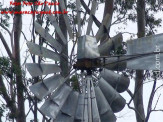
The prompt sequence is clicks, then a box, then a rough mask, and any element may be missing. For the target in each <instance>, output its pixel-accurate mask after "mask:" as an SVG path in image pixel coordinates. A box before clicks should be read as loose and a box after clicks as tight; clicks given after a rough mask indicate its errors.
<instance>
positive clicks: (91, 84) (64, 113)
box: [26, 0, 163, 122]
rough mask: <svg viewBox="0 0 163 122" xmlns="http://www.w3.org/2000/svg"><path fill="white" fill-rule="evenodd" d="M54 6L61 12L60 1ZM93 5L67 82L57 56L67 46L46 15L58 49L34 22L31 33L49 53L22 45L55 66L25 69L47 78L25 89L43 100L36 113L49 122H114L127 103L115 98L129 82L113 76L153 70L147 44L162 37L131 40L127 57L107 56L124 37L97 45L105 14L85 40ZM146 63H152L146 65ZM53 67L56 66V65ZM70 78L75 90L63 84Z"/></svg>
mask: <svg viewBox="0 0 163 122" xmlns="http://www.w3.org/2000/svg"><path fill="white" fill-rule="evenodd" d="M59 2H60V3H61V4H59V5H60V7H61V8H62V9H65V4H64V1H63V0H59ZM96 2H97V1H96V0H93V3H92V8H91V11H90V12H91V13H90V17H89V22H88V28H87V35H84V36H80V37H78V38H77V39H78V41H77V60H76V62H75V63H74V64H73V71H74V72H71V73H70V74H69V75H68V76H67V77H64V76H62V74H61V72H62V70H64V69H61V66H60V64H59V62H60V61H61V56H62V53H61V52H62V50H63V45H62V44H68V43H67V42H68V41H67V40H66V38H65V37H64V35H63V33H62V31H61V29H60V27H59V25H58V23H57V21H56V17H55V16H53V15H47V17H48V19H49V20H50V22H51V24H52V25H53V26H54V28H55V30H56V33H57V34H58V36H59V37H60V39H61V40H60V41H62V44H61V43H60V42H58V40H57V39H55V38H53V36H51V35H50V34H49V33H48V32H47V31H46V30H45V29H44V28H43V27H42V26H41V25H40V24H38V23H37V22H35V30H36V32H37V33H38V34H39V35H40V36H41V37H42V38H44V39H45V40H46V42H47V43H48V44H49V45H51V46H52V47H53V48H54V50H50V49H49V48H47V47H43V46H40V45H37V44H35V43H32V42H27V46H28V48H29V51H30V53H31V54H34V55H38V56H40V57H44V58H47V59H51V60H53V61H54V64H46V63H39V64H37V63H27V64H26V67H27V69H28V71H29V73H30V74H31V76H32V77H37V76H45V75H48V74H52V75H51V76H49V77H47V78H45V79H43V80H42V81H41V82H37V83H35V84H33V85H31V86H30V87H29V89H30V90H31V92H32V93H33V94H34V95H35V96H36V97H37V98H38V99H40V100H43V99H44V98H46V99H45V102H44V103H43V105H42V106H41V108H40V111H41V113H43V114H44V115H45V116H47V117H49V118H52V119H53V120H54V121H55V122H115V121H116V116H115V115H114V113H116V112H119V111H121V110H122V109H123V108H124V107H125V105H126V100H125V99H124V98H123V97H122V96H121V95H120V93H122V92H125V91H126V90H127V89H128V86H129V83H130V79H129V78H128V77H126V76H123V75H120V74H118V73H116V72H114V71H117V70H118V71H119V70H125V69H126V68H130V69H139V68H140V69H143V70H145V69H146V67H147V68H148V69H150V70H154V69H155V67H154V65H153V64H152V63H153V62H154V59H153V57H154V56H155V55H156V54H157V53H152V52H153V51H154V48H153V46H152V44H156V43H157V44H158V43H160V40H161V38H162V37H163V35H162V34H161V35H156V36H153V37H150V43H149V42H145V40H146V39H148V38H149V37H146V38H143V39H137V40H132V41H130V42H127V46H128V49H127V55H128V56H127V55H126V56H119V57H108V56H109V55H108V54H109V51H111V50H112V49H113V47H116V46H115V45H116V44H117V45H120V44H119V43H122V39H123V38H122V34H118V35H116V36H115V37H113V38H111V39H109V40H106V41H105V42H103V43H102V44H100V45H98V41H99V40H100V39H101V38H102V37H103V36H104V34H105V32H104V30H105V29H104V27H105V28H108V27H109V26H110V23H111V22H110V18H109V15H106V17H105V18H104V20H103V22H102V23H101V26H100V28H99V30H98V32H97V34H96V36H94V37H93V36H90V28H91V27H92V23H93V21H94V20H93V19H92V15H95V8H94V7H96V4H97V3H96ZM93 5H94V6H93ZM79 8H80V2H79V0H77V10H78V11H80V10H79ZM45 10H46V11H49V8H48V6H46V7H45ZM79 13H80V12H78V15H77V19H78V20H80V14H79ZM63 16H64V21H65V23H66V27H67V29H68V34H69V36H70V37H72V36H73V35H72V29H71V26H70V23H69V21H68V15H66V14H64V15H63ZM78 33H79V35H81V23H80V22H79V21H78ZM154 40H157V41H154ZM110 41H111V43H110ZM140 44H143V45H148V46H150V47H151V48H150V49H147V48H145V49H144V48H143V47H142V46H140ZM161 46H163V45H161ZM107 47H108V48H107ZM137 49H138V50H137ZM140 49H141V50H140ZM162 49H163V48H162ZM161 51H162V50H161ZM161 51H160V52H161ZM161 54H162V53H161ZM103 56H104V57H103ZM137 56H138V57H137ZM126 57H127V58H126ZM133 57H134V58H133ZM101 58H102V59H101ZM130 58H131V59H130ZM162 58H163V56H162V55H161V59H162ZM146 59H147V60H148V61H147V64H145V66H146V67H145V66H139V65H140V61H141V62H146ZM149 59H152V60H150V61H149ZM55 62H57V64H56V63H55ZM138 64H139V65H138ZM151 64H152V66H151ZM75 73H76V74H78V76H79V77H78V78H77V81H76V82H77V83H78V86H79V88H78V90H74V89H73V87H72V85H70V84H69V83H68V82H71V78H72V77H73V76H74V74H75ZM96 76H97V77H96Z"/></svg>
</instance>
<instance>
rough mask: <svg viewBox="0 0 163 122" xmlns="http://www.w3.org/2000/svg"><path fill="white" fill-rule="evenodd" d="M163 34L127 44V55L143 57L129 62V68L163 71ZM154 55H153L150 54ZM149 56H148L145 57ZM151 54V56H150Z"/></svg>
mask: <svg viewBox="0 0 163 122" xmlns="http://www.w3.org/2000/svg"><path fill="white" fill-rule="evenodd" d="M162 40H163V34H158V35H155V36H148V37H143V38H138V39H135V40H131V41H128V42H127V55H138V54H140V55H142V56H141V57H140V56H139V57H138V58H134V59H133V60H128V61H127V68H129V69H135V70H160V71H163V43H162ZM150 53H153V54H150ZM145 54H147V55H145ZM148 54H150V55H148Z"/></svg>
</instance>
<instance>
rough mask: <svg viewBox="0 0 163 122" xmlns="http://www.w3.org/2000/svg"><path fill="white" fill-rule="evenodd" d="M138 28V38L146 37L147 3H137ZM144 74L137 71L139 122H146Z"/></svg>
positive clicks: (137, 114) (135, 100) (136, 106)
mask: <svg viewBox="0 0 163 122" xmlns="http://www.w3.org/2000/svg"><path fill="white" fill-rule="evenodd" d="M137 27H138V38H140V37H144V36H145V1H144V0H138V1H137ZM143 72H144V71H142V70H137V71H136V79H135V97H134V106H135V109H136V120H137V122H144V121H145V113H144V105H143V78H144V77H143Z"/></svg>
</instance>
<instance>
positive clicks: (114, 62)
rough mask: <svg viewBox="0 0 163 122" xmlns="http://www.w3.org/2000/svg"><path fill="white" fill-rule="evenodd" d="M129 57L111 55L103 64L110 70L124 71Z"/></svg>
mask: <svg viewBox="0 0 163 122" xmlns="http://www.w3.org/2000/svg"><path fill="white" fill-rule="evenodd" d="M126 58H127V57H111V58H108V59H106V60H105V62H104V63H103V66H104V67H105V68H107V69H109V70H114V71H123V70H125V69H126V65H127V63H126V62H127V61H126Z"/></svg>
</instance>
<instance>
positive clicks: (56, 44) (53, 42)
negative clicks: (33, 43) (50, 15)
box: [35, 22, 62, 53]
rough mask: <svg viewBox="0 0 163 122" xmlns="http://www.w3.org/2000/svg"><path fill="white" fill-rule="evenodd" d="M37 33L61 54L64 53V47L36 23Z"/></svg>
mask: <svg viewBox="0 0 163 122" xmlns="http://www.w3.org/2000/svg"><path fill="white" fill-rule="evenodd" d="M35 29H36V32H37V33H39V34H40V35H41V37H43V38H44V39H45V40H46V41H47V42H49V43H50V44H51V45H52V46H53V47H54V48H55V49H56V50H57V51H58V52H59V53H60V52H61V51H62V45H61V44H60V43H59V42H57V40H56V39H54V38H53V37H52V36H51V35H50V34H49V33H48V32H47V31H46V30H45V29H44V28H42V26H41V25H40V24H38V23H37V22H35Z"/></svg>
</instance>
